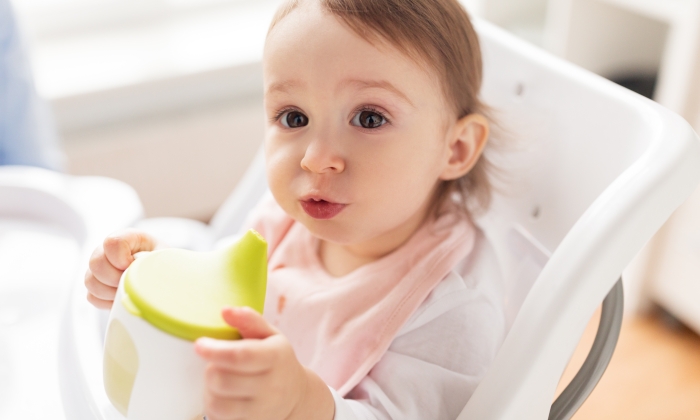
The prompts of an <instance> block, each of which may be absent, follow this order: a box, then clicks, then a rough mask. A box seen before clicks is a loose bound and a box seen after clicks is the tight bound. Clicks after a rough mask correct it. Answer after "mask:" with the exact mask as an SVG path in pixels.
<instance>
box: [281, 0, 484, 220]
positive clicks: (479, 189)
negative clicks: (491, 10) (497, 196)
mask: <svg viewBox="0 0 700 420" xmlns="http://www.w3.org/2000/svg"><path fill="white" fill-rule="evenodd" d="M316 1H318V2H319V4H320V5H321V7H322V8H323V9H325V10H326V11H328V12H329V13H331V14H332V15H334V16H336V17H338V18H339V19H340V20H341V21H342V22H343V23H345V24H346V25H347V26H348V27H349V28H350V29H351V30H353V31H354V32H355V33H357V34H358V35H359V36H361V37H362V38H364V39H366V40H368V41H370V42H376V41H381V40H385V41H388V42H389V43H390V44H391V45H393V46H394V47H396V48H398V49H399V50H400V51H402V52H403V53H405V54H407V55H408V56H410V57H411V58H413V59H415V60H416V61H418V62H419V63H421V64H427V65H428V66H430V67H431V68H432V69H433V70H435V71H436V72H437V74H438V76H439V77H440V81H441V82H442V89H443V91H444V95H445V98H447V100H448V103H449V105H450V107H451V108H452V109H453V111H454V113H455V114H454V115H455V117H456V119H460V118H462V117H464V116H466V115H469V114H473V113H481V114H485V115H486V116H487V117H488V109H487V107H486V106H485V105H484V104H483V103H482V102H481V101H480V99H479V90H480V89H481V79H482V62H481V49H480V47H479V39H478V37H477V35H476V32H475V31H474V28H473V26H472V24H471V21H470V20H469V16H468V15H467V12H466V11H465V10H464V8H463V7H462V6H461V5H460V4H459V3H458V1H457V0H316ZM298 4H299V0H290V1H288V2H287V3H285V4H284V5H282V6H281V7H280V9H279V10H278V11H277V14H276V15H275V17H274V19H273V20H272V23H271V25H270V31H271V30H272V29H273V28H274V27H275V25H276V24H277V23H278V22H279V21H280V20H282V19H283V18H284V17H285V16H287V15H288V14H289V13H290V12H291V11H292V10H294V8H296V7H297V6H298ZM490 168H491V163H490V162H489V160H488V159H487V157H485V156H483V155H482V156H481V157H480V158H479V160H478V161H477V163H476V164H475V165H474V167H473V168H472V169H471V170H470V171H469V172H468V173H467V174H466V175H464V176H462V177H461V178H458V179H454V180H448V181H443V182H442V183H441V184H440V185H439V186H438V189H437V191H436V196H435V198H434V200H433V210H434V212H435V215H436V216H437V215H439V214H438V211H440V210H441V209H444V206H443V204H448V203H454V204H456V205H457V207H458V209H459V210H461V211H463V212H464V213H465V214H467V215H469V214H470V213H471V212H479V211H483V210H485V209H486V208H488V206H489V203H490V200H491V182H490V180H489V176H488V172H489V171H490V170H491V169H490Z"/></svg>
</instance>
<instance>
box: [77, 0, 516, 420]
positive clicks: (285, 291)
mask: <svg viewBox="0 0 700 420" xmlns="http://www.w3.org/2000/svg"><path fill="white" fill-rule="evenodd" d="M263 68H264V80H265V83H264V89H265V91H264V92H265V93H264V94H265V110H266V113H267V116H268V119H269V121H268V124H267V130H266V138H265V151H266V167H267V177H268V182H269V186H270V191H271V193H272V196H271V197H268V198H266V199H263V201H262V202H261V203H260V204H259V205H258V206H257V208H256V209H255V210H254V211H253V212H252V213H251V217H250V219H249V221H248V223H247V226H246V227H253V228H255V229H256V230H258V231H259V232H260V233H261V234H262V235H263V236H264V237H265V238H266V239H267V241H268V252H269V255H268V264H269V268H268V270H269V274H268V293H267V296H266V303H265V312H264V314H263V315H260V314H258V313H256V312H255V311H253V310H251V309H246V308H243V309H233V308H226V309H224V310H223V311H222V316H223V318H224V319H225V320H226V322H228V323H229V324H230V325H231V326H233V327H235V328H237V329H238V330H239V331H240V333H241V335H242V337H243V339H242V340H238V341H218V340H214V339H207V338H203V339H199V340H197V342H196V344H195V348H196V350H197V352H198V354H199V355H200V356H201V357H203V358H204V359H205V360H207V361H208V367H207V371H206V378H205V379H206V395H205V407H206V408H205V411H206V413H207V416H208V418H209V420H220V419H234V418H235V419H255V420H265V419H268V420H280V419H304V420H308V419H319V420H331V419H336V420H340V419H395V420H399V419H401V420H406V419H421V420H425V419H454V418H456V417H457V415H458V414H459V412H460V411H461V409H462V408H463V407H464V405H465V404H466V402H467V401H468V399H469V397H470V396H471V394H472V392H473V391H474V389H475V388H476V386H477V384H478V383H479V381H480V379H481V378H482V377H483V375H484V373H485V371H486V369H487V367H488V366H489V364H490V362H491V361H492V359H493V358H494V356H495V353H496V351H497V349H498V347H499V345H500V343H501V341H502V339H503V335H504V331H505V327H504V315H503V304H502V300H503V297H502V296H503V294H502V291H501V290H502V288H501V280H500V278H499V276H498V269H497V264H496V262H495V257H494V255H493V251H492V250H491V248H490V247H489V245H488V243H487V242H486V240H485V239H484V236H483V235H482V234H481V233H480V231H479V230H478V229H477V228H476V227H475V226H474V225H473V223H472V222H471V217H470V213H473V212H474V211H478V210H479V209H483V208H484V207H485V206H487V204H488V198H489V184H488V178H487V175H486V170H487V166H488V165H487V162H486V161H485V160H484V158H483V156H482V151H483V150H484V147H485V146H486V143H487V140H488V137H489V123H488V120H487V118H486V117H485V116H484V115H483V112H484V107H483V105H482V104H481V103H480V102H479V99H478V97H477V96H478V93H479V88H480V84H481V56H480V50H479V44H478V40H477V36H476V34H475V32H474V30H473V28H472V26H471V24H470V22H469V19H468V16H467V14H466V12H465V11H464V10H463V9H462V8H461V6H460V5H459V4H458V2H457V0H412V1H407V0H297V1H294V0H291V1H288V2H286V3H285V4H284V5H283V6H282V7H281V8H280V10H279V11H278V13H277V15H276V16H275V18H274V20H273V22H272V25H271V27H270V30H269V33H268V37H267V41H266V44H265V52H264V59H263ZM157 246H158V244H157V241H156V239H154V238H152V237H150V236H149V235H147V234H146V233H143V232H139V231H134V230H129V231H126V232H122V233H119V234H115V235H113V236H110V237H108V238H107V239H106V240H105V241H104V245H103V247H101V248H99V249H97V250H96V251H95V253H94V255H93V257H92V259H91V261H90V268H89V270H88V272H87V274H86V280H85V284H86V286H87V289H88V291H89V294H88V300H89V301H90V302H91V303H92V304H93V305H95V306H97V307H99V308H109V307H111V305H112V300H113V299H114V295H115V292H116V287H117V285H118V282H119V278H120V276H121V274H122V272H123V270H125V269H126V268H127V267H128V266H129V264H130V263H131V262H132V261H133V254H135V253H136V252H140V251H150V250H153V249H155V248H156V247H157Z"/></svg>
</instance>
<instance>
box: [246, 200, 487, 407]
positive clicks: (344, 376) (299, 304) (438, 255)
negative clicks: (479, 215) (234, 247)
mask: <svg viewBox="0 0 700 420" xmlns="http://www.w3.org/2000/svg"><path fill="white" fill-rule="evenodd" d="M253 214H254V217H255V220H253V221H252V223H250V226H251V227H253V228H254V229H256V230H258V232H260V233H261V234H262V235H263V237H265V238H266V239H267V241H268V261H269V265H268V270H269V271H268V285H267V287H268V288H267V296H266V299H265V312H264V316H265V318H266V319H267V320H268V321H269V322H270V323H272V324H273V325H275V326H276V327H277V328H279V329H280V330H281V331H282V332H283V333H284V334H285V336H286V337H287V338H288V339H289V341H290V342H291V344H292V346H293V348H294V351H295V353H296V356H297V358H298V359H299V361H300V362H301V363H302V364H303V365H304V366H307V367H309V368H310V369H312V370H313V371H314V372H316V373H317V374H318V375H319V376H320V377H321V378H322V379H323V380H324V381H325V382H326V384H327V385H329V386H331V387H333V388H334V389H336V390H337V391H338V393H340V394H341V395H345V394H347V393H348V392H349V391H350V390H351V389H352V388H354V387H355V385H357V384H358V383H359V382H360V381H361V380H362V378H364V377H365V376H366V375H367V374H368V373H369V371H370V369H372V367H373V366H374V365H375V364H376V363H377V362H378V361H379V359H380V358H381V357H382V355H383V354H384V353H385V352H386V350H387V349H388V348H389V345H390V344H391V342H392V340H393V339H394V337H395V336H396V334H397V333H398V332H399V330H400V329H401V327H402V326H403V325H404V324H405V323H406V321H408V319H409V318H410V316H411V315H412V314H413V312H414V311H415V310H416V309H417V308H418V307H419V306H420V304H421V303H422V302H423V301H424V300H425V299H426V297H427V296H428V294H429V293H430V291H431V290H432V289H433V288H434V287H435V286H436V285H437V284H438V283H439V282H440V281H441V280H442V279H443V278H444V277H445V276H446V275H447V274H448V273H449V272H450V271H451V270H452V268H453V267H454V266H455V265H456V264H457V263H458V262H459V261H460V260H462V259H463V258H465V257H466V256H467V255H468V254H469V253H470V252H471V250H472V247H473V245H474V237H475V229H474V227H473V225H472V224H471V223H469V222H468V221H466V220H463V219H459V220H456V219H455V217H454V216H450V215H446V216H443V217H441V218H440V219H438V220H437V221H435V222H432V223H426V224H425V225H424V226H423V227H421V228H420V229H419V230H418V231H417V232H416V233H415V234H414V235H413V236H412V237H411V238H410V239H409V240H408V241H407V242H406V243H405V244H404V245H402V246H401V247H400V248H399V249H397V250H396V251H394V252H392V253H391V254H389V255H387V256H386V257H383V258H381V259H379V260H377V261H374V262H372V263H369V264H366V265H364V266H362V267H360V268H358V269H356V270H354V271H353V272H352V273H350V274H347V275H345V276H343V277H333V276H331V275H330V274H328V273H327V272H326V271H325V269H324V268H323V266H322V265H321V262H320V260H319V258H318V256H317V250H318V244H319V243H318V239H316V238H315V237H314V236H312V235H311V233H309V231H308V230H307V229H306V228H305V227H304V226H303V225H302V224H301V223H296V222H295V221H294V220H293V219H291V218H290V217H289V216H287V214H286V213H284V211H283V210H282V209H281V208H280V207H279V206H278V205H277V203H276V202H275V201H274V200H273V199H272V198H269V199H267V200H266V199H264V200H263V202H261V203H260V204H259V205H258V206H257V208H256V209H255V210H254V213H253Z"/></svg>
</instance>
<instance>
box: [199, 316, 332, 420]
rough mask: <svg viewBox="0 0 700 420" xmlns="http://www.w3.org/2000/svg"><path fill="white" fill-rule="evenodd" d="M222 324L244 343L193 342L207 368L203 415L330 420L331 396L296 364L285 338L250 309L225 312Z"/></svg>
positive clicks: (259, 419) (257, 419) (260, 419)
mask: <svg viewBox="0 0 700 420" xmlns="http://www.w3.org/2000/svg"><path fill="white" fill-rule="evenodd" d="M222 316H223V318H224V320H225V321H226V322H227V323H228V324H230V325H231V326H233V327H236V328H237V329H238V331H239V332H240V334H241V336H242V337H243V339H242V340H236V341H222V340H215V339H211V338H200V339H198V340H197V342H196V345H195V349H196V351H197V353H198V354H199V355H200V356H201V357H202V358H204V359H205V360H206V361H207V362H208V364H207V369H206V373H205V396H204V404H205V409H204V411H205V413H206V414H207V419H208V420H221V419H230V418H236V419H250V420H280V419H284V420H332V419H333V415H334V403H333V396H332V395H331V391H330V390H329V389H328V387H327V386H326V385H325V383H324V382H323V381H322V380H321V378H320V377H318V375H316V374H315V373H313V372H312V371H311V370H309V369H307V368H305V367H304V366H302V365H301V363H299V361H298V360H297V358H296V356H295V355H294V350H293V349H292V346H291V344H290V343H289V341H288V340H287V338H286V337H285V336H284V335H282V334H281V333H280V332H279V331H278V330H277V329H276V328H274V327H273V326H271V325H270V324H269V323H268V322H267V321H266V320H265V319H264V318H263V317H262V316H261V315H260V314H258V313H257V312H255V311H254V310H253V309H250V308H236V309H233V308H227V309H224V310H223V311H222Z"/></svg>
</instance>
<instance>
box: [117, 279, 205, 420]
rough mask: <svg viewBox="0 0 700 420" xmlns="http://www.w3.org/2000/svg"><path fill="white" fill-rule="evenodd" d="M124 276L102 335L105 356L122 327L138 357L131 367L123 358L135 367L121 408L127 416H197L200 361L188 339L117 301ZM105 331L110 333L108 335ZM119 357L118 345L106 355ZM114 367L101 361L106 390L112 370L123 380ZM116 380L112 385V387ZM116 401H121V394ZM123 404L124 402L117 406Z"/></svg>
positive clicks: (138, 419)
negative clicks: (169, 332) (129, 390)
mask: <svg viewBox="0 0 700 420" xmlns="http://www.w3.org/2000/svg"><path fill="white" fill-rule="evenodd" d="M123 280H124V278H123V277H122V281H121V282H120V284H119V288H118V289H117V296H116V298H115V300H114V305H113V307H112V311H111V313H110V316H109V323H108V327H107V337H106V338H105V359H107V353H108V352H109V351H110V350H112V353H111V354H114V353H115V348H112V349H110V348H107V347H108V346H109V345H112V346H114V345H115V342H116V341H115V337H116V336H119V338H118V339H117V340H118V341H124V338H123V337H124V334H123V332H124V331H126V334H127V335H128V337H129V338H130V339H131V341H132V343H133V347H134V348H135V351H136V358H137V359H138V362H137V366H136V367H134V366H133V360H131V362H129V361H127V363H129V364H130V365H131V366H127V370H129V369H134V368H135V369H134V370H135V375H134V377H133V378H132V379H133V386H132V387H131V392H130V395H129V397H128V402H127V403H126V404H125V405H126V406H127V407H128V408H126V413H125V414H126V417H127V419H129V420H154V419H168V420H195V419H201V418H202V413H203V411H204V402H203V393H204V369H205V365H206V363H205V361H204V360H202V359H201V358H200V357H199V356H198V355H197V354H196V353H195V350H194V343H193V342H191V341H188V340H184V339H181V338H178V337H175V336H173V335H170V334H168V333H166V332H164V331H162V330H160V329H158V328H156V327H154V326H153V325H151V324H150V323H149V322H148V321H146V320H144V319H143V318H141V317H139V316H136V315H134V314H132V313H131V312H129V311H128V310H127V309H126V307H125V306H124V304H123V303H122V298H123V296H124V290H123V288H124V281H123ZM115 322H116V323H118V324H121V326H119V325H116V326H115V327H119V328H118V329H119V330H120V331H121V332H120V333H119V334H116V333H115V331H114V330H115V329H117V328H113V326H112V324H113V323H115ZM122 326H123V329H122V328H121V327H122ZM110 334H112V338H111V339H110ZM127 341H128V338H127ZM122 344H123V343H120V344H119V345H122ZM120 357H122V356H121V355H120V351H118V350H117V351H116V356H112V357H111V360H114V359H115V358H116V359H119V358H120ZM106 363H107V362H106ZM120 363H124V361H123V360H117V364H120ZM114 371H115V369H114V368H111V369H109V368H107V365H106V364H105V388H106V389H107V390H108V394H110V392H109V389H110V387H109V386H107V383H108V381H110V380H111V381H114V380H115V378H114V377H115V376H118V377H119V380H120V384H121V383H123V382H124V381H125V379H124V378H123V377H122V376H123V375H115V374H114ZM110 375H111V377H110ZM127 376H129V375H127ZM129 379H130V378H126V382H129ZM112 384H114V382H112ZM120 386H121V385H117V388H119V387H120ZM114 387H115V385H112V386H111V388H112V389H114ZM119 392H121V393H122V396H123V395H124V394H123V392H122V390H121V389H119ZM113 394H114V392H113ZM110 399H111V400H112V401H113V402H114V399H113V396H112V395H110ZM121 401H122V402H123V401H124V398H122V399H121ZM115 406H116V404H115ZM117 409H119V407H117ZM123 410H124V405H122V409H121V410H120V411H123ZM123 414H124V413H123Z"/></svg>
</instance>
